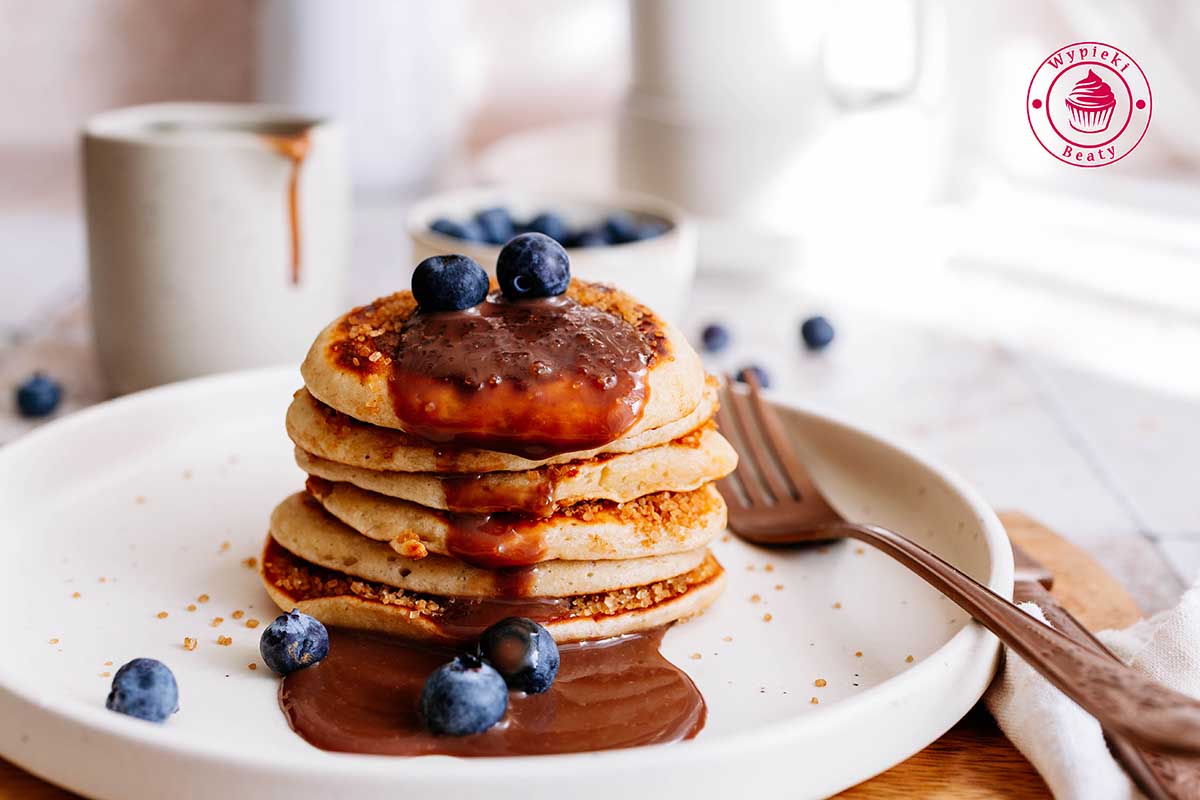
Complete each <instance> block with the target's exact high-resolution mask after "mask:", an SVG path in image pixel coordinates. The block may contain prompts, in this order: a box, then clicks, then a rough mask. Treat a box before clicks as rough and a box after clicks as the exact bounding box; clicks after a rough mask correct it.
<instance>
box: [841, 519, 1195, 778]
mask: <svg viewBox="0 0 1200 800" xmlns="http://www.w3.org/2000/svg"><path fill="white" fill-rule="evenodd" d="M828 529H829V530H842V531H845V532H846V534H847V535H849V536H850V537H852V538H855V539H858V540H859V541H862V542H865V543H867V544H870V545H872V546H874V547H876V548H878V549H879V550H882V551H883V552H885V553H887V554H888V555H890V556H892V557H893V558H895V559H896V560H898V561H900V562H901V563H902V564H904V565H905V566H907V567H908V568H909V569H911V570H912V571H913V572H915V573H917V574H918V575H920V576H921V577H922V578H924V579H925V580H926V581H928V582H929V583H930V584H931V585H933V586H934V587H936V588H937V589H938V590H939V591H941V592H942V593H943V594H944V595H946V596H947V597H949V598H950V599H951V600H953V601H954V602H955V603H957V604H958V605H959V606H961V607H962V608H963V609H964V610H965V611H966V612H967V613H969V614H970V615H971V616H972V617H974V618H975V619H976V620H978V621H979V622H980V623H981V624H983V625H984V626H985V627H986V628H987V629H988V630H990V631H991V632H992V633H994V634H996V636H997V637H998V638H999V639H1000V641H1002V642H1004V643H1005V644H1006V645H1008V646H1009V648H1011V649H1012V650H1013V651H1015V652H1017V653H1019V654H1020V655H1021V657H1022V658H1024V659H1025V660H1026V661H1027V662H1028V663H1029V665H1030V666H1032V667H1033V668H1034V669H1036V670H1037V671H1038V672H1040V673H1041V674H1042V675H1043V676H1044V677H1045V678H1046V680H1048V681H1050V683H1052V684H1053V685H1054V686H1056V687H1058V689H1059V690H1060V691H1062V693H1063V694H1065V695H1067V696H1068V697H1070V698H1071V699H1072V700H1074V701H1075V702H1076V703H1078V704H1079V705H1080V706H1081V707H1082V708H1083V709H1084V710H1085V711H1087V712H1088V713H1089V714H1091V715H1092V716H1094V717H1095V718H1096V719H1097V720H1099V722H1100V724H1101V725H1102V726H1103V727H1104V728H1105V729H1106V730H1109V731H1112V732H1114V733H1116V734H1118V735H1120V736H1123V737H1125V738H1127V739H1129V740H1130V741H1133V742H1136V743H1137V744H1140V745H1143V746H1145V747H1148V748H1151V749H1154V750H1158V751H1163V752H1170V753H1179V754H1189V755H1197V754H1200V702H1197V701H1196V700H1194V699H1192V698H1191V697H1188V696H1187V695H1183V694H1180V693H1179V692H1176V691H1173V690H1171V689H1168V688H1167V687H1165V686H1163V685H1161V684H1159V683H1156V682H1155V681H1153V680H1151V679H1149V678H1147V677H1145V676H1144V675H1142V674H1141V673H1139V672H1137V671H1135V670H1133V669H1130V668H1129V667H1127V666H1125V665H1124V664H1122V663H1121V662H1119V661H1116V660H1115V659H1113V658H1111V657H1110V656H1108V655H1105V654H1102V653H1100V652H1098V651H1097V650H1095V649H1092V648H1090V647H1087V646H1085V645H1082V644H1080V643H1078V642H1076V641H1075V640H1073V639H1071V638H1070V637H1068V636H1066V635H1064V634H1062V633H1060V632H1058V631H1056V630H1054V629H1053V628H1051V627H1050V626H1049V625H1043V624H1042V623H1041V622H1040V621H1039V620H1037V619H1035V618H1034V617H1031V616H1030V615H1028V614H1026V613H1025V612H1024V611H1022V610H1021V609H1020V608H1018V607H1017V606H1015V605H1013V604H1012V603H1010V602H1009V601H1008V600H1005V599H1004V598H1003V597H1001V596H1000V595H998V594H996V593H995V592H993V591H991V590H990V589H988V588H987V587H986V586H984V585H982V584H981V583H979V582H978V581H976V580H974V579H973V578H971V577H969V576H967V575H966V574H964V573H963V572H960V571H959V570H958V569H956V568H955V567H954V566H952V565H951V564H949V563H947V562H946V561H943V560H942V559H941V558H939V557H938V556H936V555H934V554H933V553H931V552H929V551H928V550H926V549H925V548H923V547H921V546H920V545H918V544H916V543H915V542H912V541H910V540H909V539H906V538H905V537H903V536H901V535H900V534H898V533H895V532H893V531H890V530H888V529H886V528H881V527H878V526H876V525H857V524H853V523H838V524H832V525H830V526H828Z"/></svg>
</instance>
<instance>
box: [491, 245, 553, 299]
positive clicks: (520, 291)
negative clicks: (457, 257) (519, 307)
mask: <svg viewBox="0 0 1200 800" xmlns="http://www.w3.org/2000/svg"><path fill="white" fill-rule="evenodd" d="M496 278H497V279H498V280H499V281H500V289H501V290H502V291H503V292H504V296H505V297H507V298H509V299H510V300H524V299H527V298H534V297H556V296H557V295H560V294H562V293H563V292H565V291H566V290H567V284H569V283H570V282H571V261H570V259H569V258H568V257H567V251H566V250H564V249H563V246H562V245H561V244H559V243H558V242H556V241H554V240H553V239H551V238H550V237H549V236H546V235H545V234H542V233H523V234H521V235H520V236H518V237H516V238H514V239H513V240H512V241H510V242H509V243H508V244H506V245H504V249H503V250H501V251H500V256H499V257H498V258H497V259H496Z"/></svg>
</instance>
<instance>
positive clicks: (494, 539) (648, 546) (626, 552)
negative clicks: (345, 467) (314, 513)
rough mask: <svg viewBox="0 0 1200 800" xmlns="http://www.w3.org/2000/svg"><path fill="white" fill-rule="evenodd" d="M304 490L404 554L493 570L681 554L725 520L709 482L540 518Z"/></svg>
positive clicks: (341, 490)
mask: <svg viewBox="0 0 1200 800" xmlns="http://www.w3.org/2000/svg"><path fill="white" fill-rule="evenodd" d="M306 488H307V490H308V493H309V494H310V495H312V496H313V497H315V498H316V499H317V500H318V501H319V502H320V503H321V505H323V506H324V508H325V510H326V511H328V512H329V513H331V514H333V515H334V516H335V517H337V518H338V519H339V520H341V521H342V522H344V523H345V524H347V525H349V526H350V527H351V528H353V529H354V530H356V531H358V532H359V533H360V534H362V535H363V536H365V537H367V538H369V539H374V540H376V541H383V542H388V543H390V545H391V546H392V548H393V549H394V550H395V551H396V552H397V553H399V554H400V555H402V556H404V557H405V558H410V559H412V558H423V557H424V556H426V555H428V554H429V553H436V554H440V555H447V556H453V557H454V558H457V559H459V560H461V561H464V562H466V563H468V564H472V565H474V566H479V567H485V568H492V569H496V568H503V567H511V566H524V565H528V564H533V563H537V562H540V561H550V560H556V559H565V560H592V559H613V558H641V557H644V556H649V555H662V554H665V553H674V552H682V551H684V550H691V549H694V548H696V547H700V546H703V545H705V544H708V543H709V542H711V541H712V540H713V539H714V538H716V536H717V535H719V534H720V532H721V531H722V530H723V529H724V527H725V518H726V509H725V503H724V501H723V500H722V499H721V496H720V494H719V493H718V492H717V491H716V489H715V488H714V487H713V486H712V485H711V484H709V485H706V486H703V487H701V488H700V489H696V490H694V491H691V492H656V493H653V494H649V495H644V496H642V497H639V498H637V499H636V500H633V501H630V502H628V503H614V502H611V501H607V500H587V501H582V502H579V503H574V504H572V505H568V506H564V507H563V508H560V509H559V510H558V511H557V512H556V513H555V514H554V515H553V516H550V517H547V518H544V519H534V518H529V517H526V516H522V515H519V514H462V513H455V512H449V511H440V510H435V509H430V508H425V507H423V506H420V505H418V504H416V503H412V502H409V501H407V500H400V499H397V498H393V497H387V496H386V495H381V494H377V493H375V492H370V491H367V490H365V489H360V488H358V487H357V486H354V485H352V484H348V483H334V482H332V481H327V480H325V479H323V478H316V477H310V478H309V479H308V482H307V483H306Z"/></svg>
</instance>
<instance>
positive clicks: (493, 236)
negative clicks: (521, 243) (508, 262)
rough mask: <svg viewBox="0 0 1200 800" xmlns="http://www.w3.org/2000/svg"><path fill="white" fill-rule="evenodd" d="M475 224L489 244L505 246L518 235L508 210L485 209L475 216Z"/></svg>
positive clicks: (498, 208) (500, 208)
mask: <svg viewBox="0 0 1200 800" xmlns="http://www.w3.org/2000/svg"><path fill="white" fill-rule="evenodd" d="M475 224H476V225H478V226H479V230H480V231H482V232H483V240H484V241H485V242H487V243H488V244H504V243H505V242H507V241H508V240H509V239H511V238H512V237H513V234H514V233H516V227H515V226H514V225H513V219H512V215H511V214H509V213H508V209H507V208H503V207H496V208H485V209H484V210H483V211H480V212H478V213H477V214H475Z"/></svg>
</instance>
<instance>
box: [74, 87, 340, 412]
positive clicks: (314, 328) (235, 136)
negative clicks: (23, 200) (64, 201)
mask: <svg viewBox="0 0 1200 800" xmlns="http://www.w3.org/2000/svg"><path fill="white" fill-rule="evenodd" d="M83 162H84V184H85V201H86V207H87V228H88V260H89V267H90V277H91V298H92V317H93V324H94V329H95V334H96V345H97V348H98V351H99V355H100V361H101V366H102V369H103V373H104V377H105V379H106V381H107V384H108V389H109V390H110V391H111V392H113V393H114V394H120V393H124V392H130V391H134V390H137V389H142V388H145V387H148V386H154V385H157V384H160V383H166V382H169V381H174V380H179V379H182V378H189V377H193V376H196V375H203V374H207V373H212V372H219V371H224V370H230V369H240V368H244V367H252V366H260V365H265V364H275V363H283V362H287V363H293V364H295V363H299V361H300V359H301V358H302V357H303V355H304V352H305V349H306V348H307V347H308V345H309V344H310V343H311V342H312V340H313V338H314V337H315V336H316V334H317V332H318V331H319V330H320V329H321V328H322V327H323V326H324V325H326V324H327V323H328V322H329V321H330V320H332V319H333V318H334V317H335V316H336V315H337V314H338V313H339V311H341V310H342V300H343V278H344V275H345V272H346V265H347V260H348V256H349V210H350V188H349V182H348V178H347V170H346V158H345V153H344V149H343V143H342V132H341V130H340V129H339V128H338V126H337V125H335V124H334V123H332V122H330V121H329V120H322V119H314V118H304V117H302V116H299V115H297V114H295V113H292V112H289V111H287V110H285V109H281V108H274V107H268V106H256V105H236V104H211V103H167V104H158V105H149V106H138V107H134V108H127V109H122V110H119V111H112V112H108V113H105V114H101V115H99V116H97V117H95V118H93V119H92V120H90V121H89V122H88V124H87V126H86V128H85V130H84V133H83Z"/></svg>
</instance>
